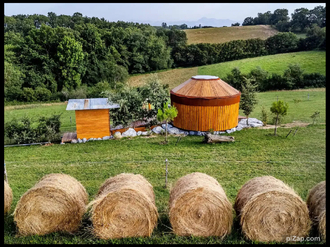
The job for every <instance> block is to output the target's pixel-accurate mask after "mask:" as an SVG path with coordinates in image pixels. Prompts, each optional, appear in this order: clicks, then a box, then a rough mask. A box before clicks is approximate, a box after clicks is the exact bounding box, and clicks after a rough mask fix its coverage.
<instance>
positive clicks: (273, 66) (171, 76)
mask: <svg viewBox="0 0 330 247" xmlns="http://www.w3.org/2000/svg"><path fill="white" fill-rule="evenodd" d="M289 64H299V65H300V67H301V68H302V69H303V70H304V72H305V73H320V74H323V75H325V70H326V67H325V51H303V52H291V53H283V54H276V55H269V56H263V57H254V58H246V59H241V60H235V61H230V62H223V63H217V64H211V65H204V66H200V67H192V68H181V69H180V68H179V69H173V70H167V71H163V72H159V73H149V74H143V75H137V76H131V77H130V78H129V79H128V84H129V85H131V86H141V85H143V84H144V83H146V81H147V80H148V78H150V76H152V75H153V74H157V75H158V78H159V79H160V81H161V83H163V84H169V85H170V89H172V88H174V87H176V86H178V85H180V84H181V83H183V82H184V81H186V80H188V79H189V78H191V76H193V75H215V76H218V77H220V78H224V77H225V76H226V75H227V74H228V73H230V72H231V70H232V69H233V68H235V67H238V68H239V69H240V70H241V72H242V73H248V72H249V71H251V70H252V69H254V68H256V67H257V66H259V67H260V68H262V69H263V70H266V71H268V72H269V73H277V74H283V72H284V71H285V70H286V69H287V68H288V65H289Z"/></svg>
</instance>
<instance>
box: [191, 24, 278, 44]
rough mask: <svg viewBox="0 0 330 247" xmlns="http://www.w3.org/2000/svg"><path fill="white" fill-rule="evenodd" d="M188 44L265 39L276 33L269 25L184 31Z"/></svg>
mask: <svg viewBox="0 0 330 247" xmlns="http://www.w3.org/2000/svg"><path fill="white" fill-rule="evenodd" d="M185 32H186V34H187V38H188V41H187V43H188V44H198V43H225V42H229V41H232V40H238V39H243V40H245V39H255V38H260V39H267V38H269V37H271V36H273V35H275V34H277V33H278V31H277V30H276V29H274V28H272V27H271V26H269V25H253V26H233V27H214V28H199V29H186V30H185Z"/></svg>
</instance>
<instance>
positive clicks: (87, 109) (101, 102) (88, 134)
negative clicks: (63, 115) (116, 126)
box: [66, 98, 119, 139]
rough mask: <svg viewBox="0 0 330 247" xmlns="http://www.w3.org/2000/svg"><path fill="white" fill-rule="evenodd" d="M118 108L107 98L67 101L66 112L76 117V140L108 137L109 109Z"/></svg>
mask: <svg viewBox="0 0 330 247" xmlns="http://www.w3.org/2000/svg"><path fill="white" fill-rule="evenodd" d="M114 108H119V105H118V104H111V103H109V102H108V99H107V98H92V99H69V101H68V105H67V107H66V110H74V111H75V115H76V130H77V138H80V139H83V138H86V139H89V138H102V137H104V136H110V135H111V134H110V112H109V109H114Z"/></svg>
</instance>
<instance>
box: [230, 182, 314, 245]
mask: <svg viewBox="0 0 330 247" xmlns="http://www.w3.org/2000/svg"><path fill="white" fill-rule="evenodd" d="M234 208H235V210H236V214H237V215H238V217H239V218H240V224H241V227H242V232H243V234H244V235H245V237H246V238H248V239H251V240H256V241H261V242H271V241H277V242H286V241H287V240H286V238H287V237H291V236H298V237H306V236H307V235H308V233H309V230H310V227H311V221H310V219H309V215H308V208H307V205H306V203H305V202H304V201H303V200H302V199H301V198H300V197H299V196H298V195H297V194H296V193H295V191H294V190H293V189H292V188H290V187H289V186H287V185H286V184H284V183H283V182H282V181H281V180H278V179H276V178H274V177H272V176H262V177H255V178H253V179H251V180H249V181H248V182H247V183H245V184H244V185H243V186H242V188H241V189H240V190H239V191H238V194H237V197H236V201H235V205H234Z"/></svg>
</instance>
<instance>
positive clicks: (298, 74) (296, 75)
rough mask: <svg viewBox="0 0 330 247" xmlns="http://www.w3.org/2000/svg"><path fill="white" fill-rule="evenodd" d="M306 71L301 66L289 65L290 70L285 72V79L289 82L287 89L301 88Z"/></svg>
mask: <svg viewBox="0 0 330 247" xmlns="http://www.w3.org/2000/svg"><path fill="white" fill-rule="evenodd" d="M303 73H304V71H303V70H302V69H301V68H300V65H299V64H289V66H288V69H287V70H285V71H284V74H283V77H284V78H285V79H286V80H287V83H286V87H285V89H296V88H300V86H301V85H302V84H303Z"/></svg>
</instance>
